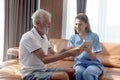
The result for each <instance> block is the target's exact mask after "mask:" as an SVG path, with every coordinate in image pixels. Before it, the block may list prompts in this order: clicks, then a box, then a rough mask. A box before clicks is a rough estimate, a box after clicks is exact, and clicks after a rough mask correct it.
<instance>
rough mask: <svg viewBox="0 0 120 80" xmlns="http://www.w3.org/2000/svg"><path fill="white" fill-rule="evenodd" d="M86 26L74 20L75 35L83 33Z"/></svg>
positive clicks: (80, 21)
mask: <svg viewBox="0 0 120 80" xmlns="http://www.w3.org/2000/svg"><path fill="white" fill-rule="evenodd" d="M86 26H87V25H86V24H85V22H83V21H82V20H79V19H75V29H76V31H77V33H83V32H85V28H86Z"/></svg>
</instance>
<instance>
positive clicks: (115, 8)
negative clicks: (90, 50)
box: [86, 0, 120, 43]
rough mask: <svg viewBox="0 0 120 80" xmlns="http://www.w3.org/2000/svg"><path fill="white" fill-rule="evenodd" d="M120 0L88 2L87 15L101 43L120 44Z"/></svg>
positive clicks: (89, 0)
mask: <svg viewBox="0 0 120 80" xmlns="http://www.w3.org/2000/svg"><path fill="white" fill-rule="evenodd" d="M119 3H120V1H119V0H87V9H86V14H87V15H88V17H89V20H90V24H91V28H92V30H93V31H94V32H96V33H98V35H99V37H100V41H102V42H112V43H120V37H119V36H120V29H119V27H120V22H119V19H120V10H119V7H120V5H119Z"/></svg>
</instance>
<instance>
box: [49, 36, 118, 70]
mask: <svg viewBox="0 0 120 80" xmlns="http://www.w3.org/2000/svg"><path fill="white" fill-rule="evenodd" d="M49 41H50V43H51V45H52V48H53V49H54V50H55V51H56V52H59V51H60V50H62V49H64V48H66V47H67V42H68V40H66V39H53V38H52V39H49ZM101 47H102V52H100V53H99V54H98V58H99V60H100V61H101V63H103V65H104V66H107V67H119V68H120V44H115V43H105V42H101Z"/></svg>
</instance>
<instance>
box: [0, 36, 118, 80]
mask: <svg viewBox="0 0 120 80" xmlns="http://www.w3.org/2000/svg"><path fill="white" fill-rule="evenodd" d="M49 41H50V43H51V45H52V48H53V49H54V50H55V51H56V52H59V51H61V50H62V49H64V48H66V47H67V42H68V40H66V39H54V38H52V39H49ZM101 46H102V52H101V53H100V54H98V55H97V57H98V58H99V60H100V61H101V63H102V64H103V65H104V72H103V74H102V75H101V76H99V80H120V44H116V43H105V42H101ZM7 54H8V55H9V56H10V55H11V56H15V57H16V58H15V59H11V60H8V61H4V62H3V63H2V64H0V80H21V74H20V65H19V61H18V54H19V47H13V48H9V49H8V51H7ZM73 64H74V62H73V59H71V58H70V57H67V58H64V59H62V60H59V61H56V62H52V63H49V64H46V65H47V66H48V67H49V68H70V69H73V68H72V67H73ZM73 73H74V70H71V71H70V73H69V77H70V79H71V80H73V79H72V75H73Z"/></svg>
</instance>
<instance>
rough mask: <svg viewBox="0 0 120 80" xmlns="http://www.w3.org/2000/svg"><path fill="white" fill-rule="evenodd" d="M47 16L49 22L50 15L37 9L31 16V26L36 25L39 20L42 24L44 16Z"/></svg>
mask: <svg viewBox="0 0 120 80" xmlns="http://www.w3.org/2000/svg"><path fill="white" fill-rule="evenodd" d="M45 15H47V16H48V17H49V20H51V14H50V13H49V12H48V11H46V10H44V9H38V10H36V11H35V12H34V13H33V15H32V16H31V18H32V20H33V25H34V26H35V25H36V21H37V20H40V22H41V23H43V22H44V16H45Z"/></svg>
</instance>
